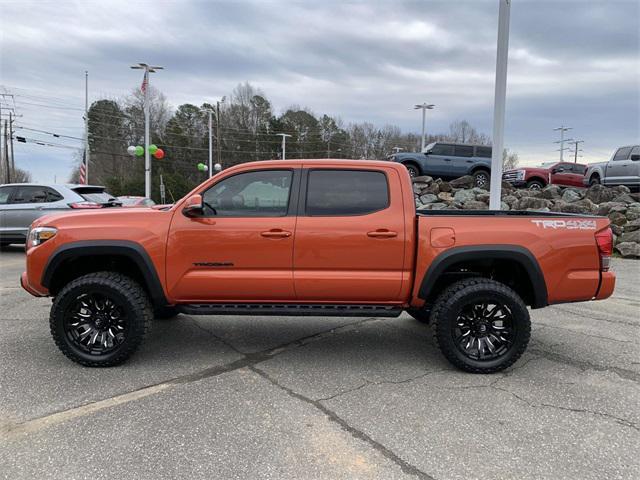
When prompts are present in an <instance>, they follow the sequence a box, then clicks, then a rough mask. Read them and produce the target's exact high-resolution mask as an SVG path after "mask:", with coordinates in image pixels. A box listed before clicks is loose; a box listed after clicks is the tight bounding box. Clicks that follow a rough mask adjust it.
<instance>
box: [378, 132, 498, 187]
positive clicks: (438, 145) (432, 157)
mask: <svg viewBox="0 0 640 480" xmlns="http://www.w3.org/2000/svg"><path fill="white" fill-rule="evenodd" d="M389 160H391V161H393V162H398V163H402V164H403V165H404V166H405V167H407V170H408V171H409V175H410V176H412V177H417V176H419V175H429V176H431V177H436V178H442V179H444V180H449V179H452V178H458V177H462V176H464V175H473V177H474V179H475V186H476V187H480V188H484V189H489V182H490V180H491V147H490V146H487V145H468V144H462V143H445V142H434V143H430V144H429V145H427V146H426V147H425V149H424V152H416V153H396V154H394V155H391V156H390V157H389Z"/></svg>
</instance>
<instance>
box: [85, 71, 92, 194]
mask: <svg viewBox="0 0 640 480" xmlns="http://www.w3.org/2000/svg"><path fill="white" fill-rule="evenodd" d="M90 155H91V154H90V152H89V71H88V70H85V71H84V184H85V185H89V157H90Z"/></svg>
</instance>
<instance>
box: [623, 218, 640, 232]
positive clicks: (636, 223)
mask: <svg viewBox="0 0 640 480" xmlns="http://www.w3.org/2000/svg"><path fill="white" fill-rule="evenodd" d="M636 230H640V218H636V219H635V220H632V221H630V222H628V223H627V224H626V225H625V226H624V231H625V232H635V231H636Z"/></svg>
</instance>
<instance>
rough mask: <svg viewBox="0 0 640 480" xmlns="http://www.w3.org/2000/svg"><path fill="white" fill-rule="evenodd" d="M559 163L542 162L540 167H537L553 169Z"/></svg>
mask: <svg viewBox="0 0 640 480" xmlns="http://www.w3.org/2000/svg"><path fill="white" fill-rule="evenodd" d="M556 163H558V162H542V163H541V164H539V165H536V167H537V168H551V167H553V166H554V165H555V164H556Z"/></svg>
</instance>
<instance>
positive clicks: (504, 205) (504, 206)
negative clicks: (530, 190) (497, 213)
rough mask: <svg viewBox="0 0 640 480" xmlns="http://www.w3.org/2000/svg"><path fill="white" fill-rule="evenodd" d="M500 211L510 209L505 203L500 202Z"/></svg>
mask: <svg viewBox="0 0 640 480" xmlns="http://www.w3.org/2000/svg"><path fill="white" fill-rule="evenodd" d="M500 210H511V207H509V204H507V203H505V202H500Z"/></svg>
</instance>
